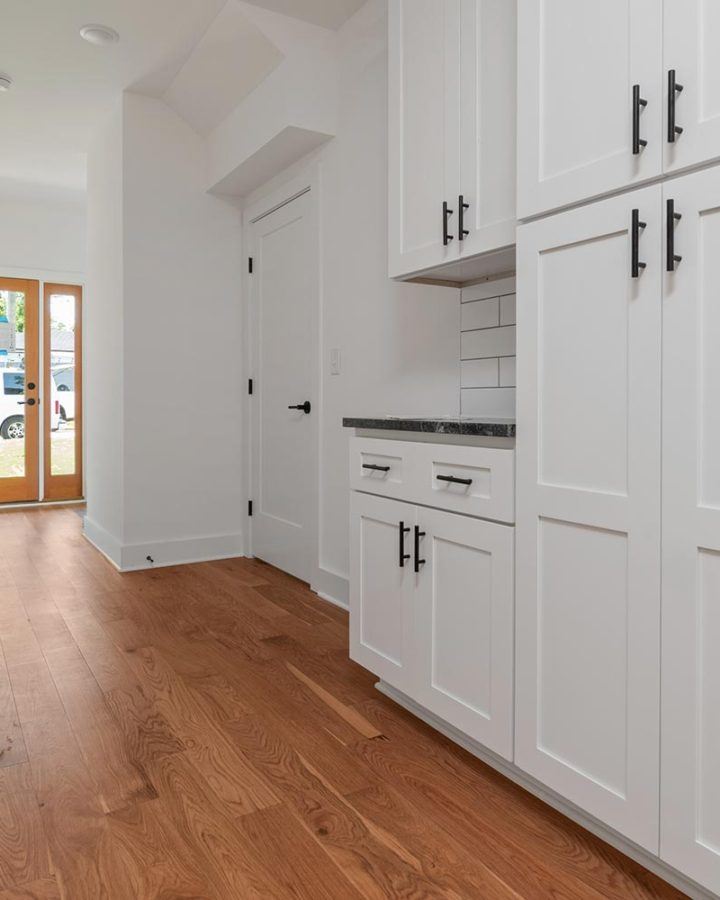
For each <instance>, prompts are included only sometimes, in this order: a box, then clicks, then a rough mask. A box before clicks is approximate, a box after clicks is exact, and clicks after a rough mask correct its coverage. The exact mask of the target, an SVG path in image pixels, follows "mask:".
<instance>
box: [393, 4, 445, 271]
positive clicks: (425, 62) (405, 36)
mask: <svg viewBox="0 0 720 900" xmlns="http://www.w3.org/2000/svg"><path fill="white" fill-rule="evenodd" d="M460 4H461V0H390V3H389V33H388V40H389V73H388V77H389V123H388V125H389V185H388V186H389V268H390V277H391V278H392V277H396V276H402V275H407V274H410V273H412V272H415V271H418V270H421V269H426V268H429V267H431V266H436V265H441V264H442V263H444V262H449V261H451V260H453V259H456V258H457V256H458V255H459V252H460V251H459V249H458V248H459V241H458V240H457V219H458V216H457V212H458V210H457V206H456V203H457V197H458V193H459V187H458V184H459V176H460V157H459V154H460V148H459V135H460V65H461V55H460V33H461V16H460ZM444 201H445V202H447V204H448V208H449V210H452V213H449V214H448V216H447V232H448V235H449V236H452V240H448V242H447V244H445V243H444V241H443V202H444Z"/></svg>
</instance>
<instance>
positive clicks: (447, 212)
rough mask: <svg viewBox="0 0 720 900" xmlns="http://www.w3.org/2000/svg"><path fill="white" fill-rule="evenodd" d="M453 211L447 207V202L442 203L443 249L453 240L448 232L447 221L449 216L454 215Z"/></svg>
mask: <svg viewBox="0 0 720 900" xmlns="http://www.w3.org/2000/svg"><path fill="white" fill-rule="evenodd" d="M454 213H455V210H454V209H450V208H449V206H448V205H447V200H444V201H443V247H447V245H448V244H449V243H450V241H452V240H453V236H452V235H451V234H450V232H449V227H448V220H449V218H450V216H452V215H454Z"/></svg>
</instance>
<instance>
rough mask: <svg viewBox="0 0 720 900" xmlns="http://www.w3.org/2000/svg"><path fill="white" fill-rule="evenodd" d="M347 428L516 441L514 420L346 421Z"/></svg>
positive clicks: (465, 417)
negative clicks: (460, 435) (420, 432)
mask: <svg viewBox="0 0 720 900" xmlns="http://www.w3.org/2000/svg"><path fill="white" fill-rule="evenodd" d="M343 426H344V427H345V428H367V429H378V430H383V431H422V432H425V433H426V434H467V435H476V436H479V437H503V438H514V437H515V419H501V418H490V417H488V418H481V419H475V418H471V417H468V416H439V417H437V418H430V417H428V418H420V417H408V418H403V417H402V416H384V417H382V418H378V419H371V418H347V419H343Z"/></svg>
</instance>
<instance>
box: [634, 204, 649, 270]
mask: <svg viewBox="0 0 720 900" xmlns="http://www.w3.org/2000/svg"><path fill="white" fill-rule="evenodd" d="M646 227H647V223H646V222H641V221H640V210H639V209H634V210H633V211H632V226H631V229H630V232H631V235H630V245H631V254H630V256H631V259H630V274H631V276H632V277H633V278H639V277H640V270H641V269H644V268H645V266H646V265H647V263H644V262H640V229H641V228H646Z"/></svg>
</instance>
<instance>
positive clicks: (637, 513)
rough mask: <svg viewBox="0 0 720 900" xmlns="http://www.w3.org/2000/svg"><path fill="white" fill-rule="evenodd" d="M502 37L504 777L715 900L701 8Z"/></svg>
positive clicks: (717, 752)
mask: <svg viewBox="0 0 720 900" xmlns="http://www.w3.org/2000/svg"><path fill="white" fill-rule="evenodd" d="M518 35H519V84H518V89H519V135H520V141H519V148H520V149H519V159H518V165H519V198H518V206H519V215H520V216H521V217H525V218H527V217H529V216H533V217H536V218H535V220H534V221H531V222H526V223H524V224H521V225H520V227H519V229H518V358H517V365H518V422H519V427H518V442H517V533H516V539H517V544H516V550H517V582H516V626H517V627H516V652H517V662H516V737H515V761H516V763H517V764H518V765H519V766H520V767H521V768H522V769H524V770H525V771H527V772H529V773H530V774H531V775H533V776H534V777H535V778H537V779H538V780H540V781H542V782H543V783H544V784H546V785H548V786H549V787H550V788H552V789H553V790H555V791H556V792H557V793H559V794H561V795H562V796H564V797H566V798H567V799H569V800H570V801H571V802H573V803H574V804H576V805H577V806H579V807H581V808H582V809H583V810H585V811H586V812H588V813H590V814H591V815H592V816H594V817H596V818H597V819H599V820H601V821H602V822H604V823H606V824H608V825H610V826H611V827H612V828H614V829H616V830H617V831H618V832H620V833H621V834H623V835H625V836H626V837H627V838H629V839H630V840H632V841H633V842H635V843H636V844H639V845H640V846H642V847H644V848H645V849H646V850H649V851H650V852H652V853H655V854H658V855H659V856H660V858H661V859H662V860H664V861H665V862H666V863H668V864H669V865H671V866H673V867H675V868H676V869H678V870H679V871H681V872H682V873H683V874H685V875H687V876H688V877H689V878H691V879H693V880H695V881H696V882H698V883H699V884H701V885H702V886H703V887H705V888H707V889H708V890H710V891H713V892H715V893H720V712H719V711H720V654H718V646H720V401H719V399H718V398H720V353H718V347H720V167H716V166H715V165H713V164H714V163H716V162H717V161H718V160H720V62H718V55H717V53H715V52H713V50H712V48H713V47H716V46H717V43H718V41H719V40H720V5H719V4H716V3H714V2H710V0H664V3H659V2H648V0H605V2H603V3H599V2H598V3H583V4H578V3H577V2H574V0H520V2H519V23H518ZM708 164H710V167H707V168H704V169H702V170H700V171H694V172H693V171H685V170H688V169H691V168H692V167H696V166H707V165H708ZM670 175H673V176H675V175H679V177H672V178H670V177H666V176H670ZM648 180H649V181H652V183H651V184H650V185H649V186H646V187H642V186H641V187H640V188H639V189H638V188H637V185H638V184H640V185H642V183H643V182H645V181H648ZM629 188H633V189H632V190H628V189H629ZM623 191H624V192H623ZM592 198H599V199H596V200H595V201H594V202H591V203H588V202H586V201H587V200H589V199H592ZM580 203H582V204H583V205H579V206H577V208H574V209H569V210H566V211H560V212H555V211H557V210H562V208H563V207H567V206H570V205H572V204H580ZM548 212H555V214H554V215H552V216H544V214H546V213H548ZM543 216H544V217H543Z"/></svg>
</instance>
